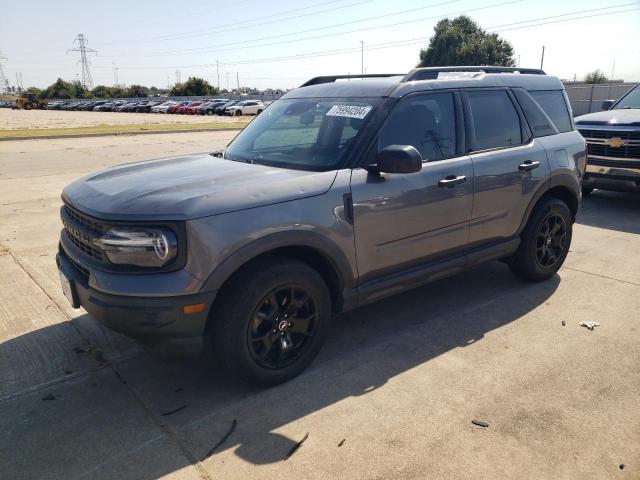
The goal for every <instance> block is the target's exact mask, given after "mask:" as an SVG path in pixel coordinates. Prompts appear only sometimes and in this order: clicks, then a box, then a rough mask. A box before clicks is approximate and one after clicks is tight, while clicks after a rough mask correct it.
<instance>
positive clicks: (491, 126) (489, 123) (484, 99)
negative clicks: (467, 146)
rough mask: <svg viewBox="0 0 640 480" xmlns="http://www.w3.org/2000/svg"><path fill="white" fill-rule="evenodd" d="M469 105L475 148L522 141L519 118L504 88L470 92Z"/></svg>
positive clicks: (500, 145) (508, 145)
mask: <svg viewBox="0 0 640 480" xmlns="http://www.w3.org/2000/svg"><path fill="white" fill-rule="evenodd" d="M469 104H470V107H471V116H472V121H473V128H474V130H475V134H476V145H475V150H488V149H491V148H502V147H512V146H516V145H520V144H522V129H521V127H520V117H519V116H518V112H517V111H516V108H515V106H514V105H513V102H512V101H511V99H510V98H509V95H508V94H507V92H506V91H504V90H484V91H475V92H474V91H470V92H469Z"/></svg>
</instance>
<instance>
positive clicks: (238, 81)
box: [236, 72, 240, 95]
mask: <svg viewBox="0 0 640 480" xmlns="http://www.w3.org/2000/svg"><path fill="white" fill-rule="evenodd" d="M236 83H237V84H238V95H240V73H238V72H236Z"/></svg>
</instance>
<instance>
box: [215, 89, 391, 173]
mask: <svg viewBox="0 0 640 480" xmlns="http://www.w3.org/2000/svg"><path fill="white" fill-rule="evenodd" d="M380 100H381V99H380V98H312V99H309V98H302V99H287V100H276V101H275V102H273V103H272V104H271V105H269V108H267V109H266V110H265V111H264V112H263V113H261V114H260V115H258V116H257V117H256V119H255V120H254V121H253V122H251V123H250V124H249V125H248V126H247V127H246V128H245V129H244V130H243V131H242V133H240V135H238V136H237V137H236V138H235V140H234V141H233V142H232V143H231V144H230V145H229V147H228V148H227V150H226V151H225V158H228V159H229V160H236V161H244V162H249V163H260V164H265V165H272V166H276V167H283V168H297V169H302V170H319V171H323V170H331V169H333V168H335V167H336V166H337V165H338V164H339V163H340V161H341V160H342V159H343V158H344V156H345V154H346V153H347V152H348V151H349V150H350V147H351V146H352V145H353V143H354V141H355V139H356V138H357V137H358V135H359V134H360V132H361V131H363V128H364V126H365V125H366V123H367V121H368V120H369V118H371V117H372V113H373V109H374V108H375V107H376V106H377V105H378V104H379V103H380Z"/></svg>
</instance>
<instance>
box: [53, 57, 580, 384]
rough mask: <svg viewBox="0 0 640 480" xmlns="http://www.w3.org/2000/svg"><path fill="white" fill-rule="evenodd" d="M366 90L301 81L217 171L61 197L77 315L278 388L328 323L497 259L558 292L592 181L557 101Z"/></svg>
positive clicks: (141, 170)
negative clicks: (202, 355) (554, 280)
mask: <svg viewBox="0 0 640 480" xmlns="http://www.w3.org/2000/svg"><path fill="white" fill-rule="evenodd" d="M365 77H367V78H363V79H360V76H358V80H355V79H353V80H351V81H339V80H343V79H345V78H348V77H347V76H332V77H317V78H314V79H312V80H310V81H308V82H307V83H305V84H304V85H303V86H302V87H301V88H297V89H295V90H292V91H290V92H288V93H287V94H286V95H284V96H283V97H282V98H280V99H279V100H277V101H275V102H274V103H272V104H271V105H269V107H268V108H267V109H265V111H264V112H263V113H262V114H261V115H259V116H258V117H256V119H255V120H253V122H251V123H250V124H249V125H248V126H247V127H246V128H245V129H244V130H243V131H242V132H241V133H239V134H238V136H237V137H236V138H235V139H234V140H233V141H232V142H231V143H230V144H229V145H228V146H227V148H226V149H225V150H224V151H223V152H216V153H213V154H201V155H188V156H183V157H178V158H168V159H161V160H150V161H145V162H139V163H133V164H128V165H120V166H116V167H112V168H108V169H106V170H103V171H100V172H97V173H94V174H91V175H88V176H87V177H85V178H83V179H81V180H78V181H76V182H74V183H72V184H71V185H69V186H67V187H66V188H65V189H64V192H63V194H62V200H63V206H62V208H61V215H62V222H63V225H64V229H63V230H62V234H61V238H60V247H59V253H58V256H57V263H58V267H59V271H60V278H61V281H62V287H63V291H64V293H65V295H66V296H67V298H68V299H69V301H70V302H71V304H72V305H73V306H74V307H76V308H77V307H80V306H82V307H84V308H85V309H86V311H87V312H88V313H89V314H91V315H92V316H93V317H95V318H96V319H97V320H98V321H100V322H102V323H104V324H105V325H107V326H108V327H110V328H111V329H113V330H115V331H118V332H121V333H124V334H126V335H128V336H130V337H132V338H135V339H138V340H139V341H141V342H142V343H143V344H144V345H146V346H147V347H149V348H151V349H152V350H155V351H156V352H158V353H160V354H163V355H166V356H169V355H172V354H173V353H175V352H176V351H177V352H179V353H181V354H184V353H188V352H189V353H190V352H195V351H199V350H200V349H201V348H202V347H203V345H204V344H205V343H206V344H208V345H209V346H210V347H211V351H212V352H213V354H214V355H215V356H216V357H217V361H218V362H219V363H220V364H222V365H223V366H224V368H225V369H226V370H227V371H230V372H233V374H234V375H237V376H240V377H241V378H244V379H246V380H249V381H252V382H256V383H261V384H275V383H278V382H282V381H285V380H287V379H289V378H291V377H293V376H295V375H297V374H298V373H299V372H301V371H302V370H303V369H304V368H305V367H306V366H308V365H309V364H310V362H311V361H312V360H313V358H314V357H315V356H316V354H317V353H318V351H319V349H320V346H321V345H322V342H323V340H324V338H325V336H326V333H327V329H328V327H329V320H330V318H331V317H332V314H335V313H338V312H343V311H346V310H349V309H353V308H354V307H357V306H359V305H363V304H365V303H367V302H372V301H375V300H378V299H381V298H383V297H386V296H388V295H391V294H395V293H397V292H401V291H403V290H407V289H409V288H413V287H416V286H419V285H423V284H425V283H427V282H429V281H432V280H435V279H438V278H442V277H444V276H447V275H452V274H455V273H457V272H460V271H461V270H464V269H467V268H471V267H474V266H476V265H478V264H480V263H482V262H486V261H490V260H494V259H502V260H504V261H506V262H507V263H508V265H509V266H510V267H511V269H512V270H513V272H515V273H516V274H517V275H518V276H519V277H520V278H522V279H524V280H529V281H541V280H545V279H548V278H549V277H551V276H553V275H554V274H555V272H556V271H557V270H558V269H559V268H560V266H561V265H562V263H563V261H564V259H565V257H566V255H567V252H568V249H569V245H570V242H571V232H572V225H573V222H574V219H575V215H576V212H577V210H578V205H579V202H580V198H581V191H580V179H581V176H582V175H583V172H584V169H585V142H584V140H583V138H582V136H581V135H580V134H579V133H578V132H577V131H576V130H575V129H574V125H573V121H572V115H571V111H570V107H569V104H568V102H567V98H566V95H565V93H564V91H563V86H562V83H561V82H560V81H559V80H558V79H557V78H554V77H551V76H547V75H545V74H544V72H542V71H540V70H526V69H520V70H516V69H508V68H497V67H456V68H420V69H415V70H413V71H411V72H410V73H408V74H406V75H365ZM541 98H545V99H548V98H553V99H555V100H554V102H553V103H552V104H551V105H552V108H545V106H547V107H548V106H549V102H548V101H543V102H540V99H541Z"/></svg>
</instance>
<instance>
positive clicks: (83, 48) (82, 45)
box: [67, 33, 98, 90]
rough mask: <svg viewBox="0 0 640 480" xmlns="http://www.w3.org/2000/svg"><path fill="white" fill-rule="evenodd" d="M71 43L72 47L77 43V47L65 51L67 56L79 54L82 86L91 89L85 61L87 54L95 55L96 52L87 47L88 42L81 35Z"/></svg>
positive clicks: (89, 73) (89, 75)
mask: <svg viewBox="0 0 640 480" xmlns="http://www.w3.org/2000/svg"><path fill="white" fill-rule="evenodd" d="M73 43H74V45H75V44H76V43H77V44H78V46H77V47H75V48H71V49H69V50H67V54H68V53H69V52H80V60H78V63H82V86H83V87H84V88H85V89H87V90H90V89H92V88H93V80H92V79H91V72H90V71H89V65H90V63H89V60H87V52H89V53H95V54H96V55H97V54H98V52H96V51H95V50H94V49H92V48H89V47H87V45H86V44H87V43H89V42H88V41H87V39H86V38H85V36H84V35H83V34H82V33H79V34H78V36H77V37H76V38H75V40H74V41H73Z"/></svg>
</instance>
